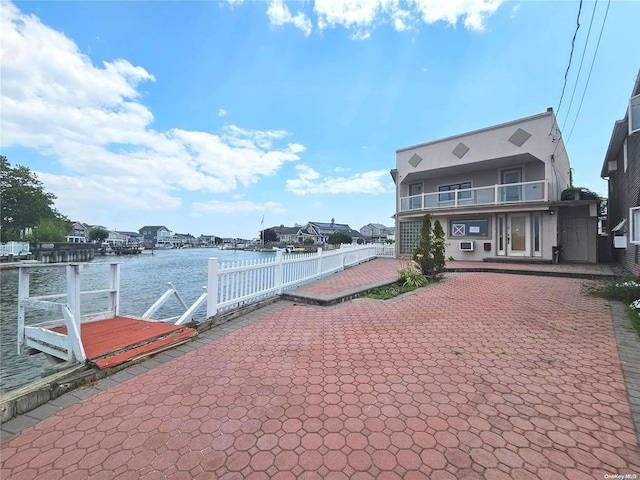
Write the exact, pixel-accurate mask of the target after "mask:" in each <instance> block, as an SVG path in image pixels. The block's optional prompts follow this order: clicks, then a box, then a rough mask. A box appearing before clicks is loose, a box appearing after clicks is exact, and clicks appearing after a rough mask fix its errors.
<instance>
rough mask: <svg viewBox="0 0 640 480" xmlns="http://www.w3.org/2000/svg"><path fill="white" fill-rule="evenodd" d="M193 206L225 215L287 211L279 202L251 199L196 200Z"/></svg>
mask: <svg viewBox="0 0 640 480" xmlns="http://www.w3.org/2000/svg"><path fill="white" fill-rule="evenodd" d="M193 208H195V209H196V210H198V211H201V212H209V213H221V214H225V215H229V214H236V213H252V212H266V211H269V212H272V213H277V214H282V213H284V212H285V210H284V208H282V205H281V204H280V203H278V202H266V203H262V204H261V203H255V202H252V201H250V200H243V201H236V202H222V201H220V200H209V201H208V202H194V203H193Z"/></svg>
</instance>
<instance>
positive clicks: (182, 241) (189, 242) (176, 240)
mask: <svg viewBox="0 0 640 480" xmlns="http://www.w3.org/2000/svg"><path fill="white" fill-rule="evenodd" d="M172 242H173V244H174V246H176V247H195V246H196V243H197V241H196V237H194V236H193V235H191V234H190V233H176V234H174V235H173V238H172Z"/></svg>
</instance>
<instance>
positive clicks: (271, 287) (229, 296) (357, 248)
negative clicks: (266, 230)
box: [206, 244, 395, 318]
mask: <svg viewBox="0 0 640 480" xmlns="http://www.w3.org/2000/svg"><path fill="white" fill-rule="evenodd" d="M394 256H395V246H394V245H388V244H368V245H341V246H340V248H339V249H335V250H331V251H326V252H324V251H323V250H322V249H321V248H319V249H318V252H316V253H290V254H288V253H283V252H282V251H277V252H276V256H275V257H272V258H262V259H254V260H245V261H236V262H224V263H220V262H218V259H217V258H215V257H214V258H210V259H209V265H208V280H207V282H208V283H207V288H206V290H207V292H208V295H207V296H206V303H207V318H210V317H213V316H215V315H216V314H218V313H222V312H225V311H228V310H231V309H233V308H237V307H239V306H242V305H245V304H248V303H253V302H257V301H260V300H264V299H267V298H269V297H274V296H276V295H280V294H282V293H283V292H284V291H285V290H290V289H293V288H297V287H300V286H302V285H304V284H306V283H310V282H313V281H315V280H319V279H320V278H323V277H325V276H327V275H330V274H332V273H336V272H339V271H341V270H344V269H345V268H347V267H350V266H353V265H357V264H359V263H362V262H366V261H367V260H371V259H373V258H375V257H389V258H393V257H394Z"/></svg>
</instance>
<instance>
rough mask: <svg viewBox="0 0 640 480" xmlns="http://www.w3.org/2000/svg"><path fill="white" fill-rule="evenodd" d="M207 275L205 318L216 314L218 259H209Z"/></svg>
mask: <svg viewBox="0 0 640 480" xmlns="http://www.w3.org/2000/svg"><path fill="white" fill-rule="evenodd" d="M208 267H209V268H208V273H207V318H211V317H213V316H215V314H216V313H218V259H217V258H216V257H211V258H210V259H209V265H208Z"/></svg>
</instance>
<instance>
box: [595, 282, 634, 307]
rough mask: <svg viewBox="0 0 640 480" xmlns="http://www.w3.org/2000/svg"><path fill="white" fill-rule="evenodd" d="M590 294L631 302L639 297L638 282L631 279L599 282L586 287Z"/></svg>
mask: <svg viewBox="0 0 640 480" xmlns="http://www.w3.org/2000/svg"><path fill="white" fill-rule="evenodd" d="M587 289H588V291H589V293H590V294H592V295H595V296H597V297H603V298H608V299H609V300H619V301H621V302H624V303H626V304H631V303H633V302H635V301H636V300H638V299H640V283H638V282H634V281H632V280H628V281H620V280H610V281H606V282H600V283H596V284H593V285H589V286H588V287H587Z"/></svg>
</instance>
